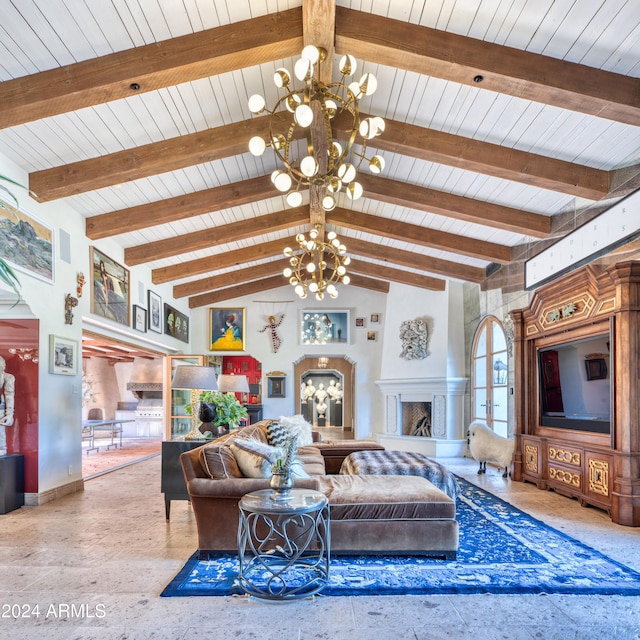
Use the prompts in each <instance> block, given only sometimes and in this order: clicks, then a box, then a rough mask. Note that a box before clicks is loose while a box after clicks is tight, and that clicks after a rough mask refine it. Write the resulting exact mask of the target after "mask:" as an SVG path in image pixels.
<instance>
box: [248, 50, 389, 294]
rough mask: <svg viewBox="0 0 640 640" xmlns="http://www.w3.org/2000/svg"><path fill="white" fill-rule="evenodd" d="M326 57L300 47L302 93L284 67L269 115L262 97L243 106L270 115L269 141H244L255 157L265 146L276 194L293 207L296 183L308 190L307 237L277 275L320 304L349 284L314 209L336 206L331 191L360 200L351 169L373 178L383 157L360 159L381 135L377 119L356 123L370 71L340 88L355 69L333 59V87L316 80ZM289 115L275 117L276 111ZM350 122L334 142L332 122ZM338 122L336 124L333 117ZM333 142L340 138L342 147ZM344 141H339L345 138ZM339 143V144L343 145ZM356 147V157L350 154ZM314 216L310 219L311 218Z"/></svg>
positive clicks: (371, 86)
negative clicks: (273, 164) (273, 160)
mask: <svg viewBox="0 0 640 640" xmlns="http://www.w3.org/2000/svg"><path fill="white" fill-rule="evenodd" d="M326 58H327V52H326V50H325V49H322V48H319V47H314V46H313V45H309V46H306V47H305V48H304V49H303V50H302V54H301V57H300V59H299V60H298V61H297V62H296V63H295V66H294V74H295V77H296V78H297V79H298V80H299V81H300V82H301V83H302V84H303V86H302V88H299V89H295V88H293V87H291V86H290V84H291V80H292V76H291V73H290V72H289V71H288V70H287V69H284V68H280V69H277V70H276V72H275V74H274V77H273V81H274V83H275V85H276V87H278V88H279V89H284V90H285V91H286V93H285V95H284V96H283V97H281V98H280V99H279V100H278V101H277V102H276V104H275V106H274V108H273V110H271V111H270V110H268V109H267V108H266V103H265V99H264V98H263V97H262V96H259V95H253V96H251V97H250V98H249V109H250V110H251V112H252V113H254V114H259V113H262V112H264V111H267V113H270V114H271V119H270V120H269V140H268V142H265V140H263V139H262V138H261V137H260V136H254V137H253V138H251V140H250V141H249V150H250V151H251V153H252V154H253V155H255V156H261V155H262V154H263V153H264V151H265V149H266V148H267V146H271V147H272V148H273V150H274V152H275V153H276V156H277V157H278V159H279V160H280V162H281V164H282V167H281V168H279V169H276V170H275V171H274V172H273V173H272V174H271V181H272V182H273V184H274V186H275V187H276V189H277V190H278V191H280V192H281V193H283V194H287V195H286V201H287V204H288V205H289V206H291V207H298V206H300V205H301V204H302V194H301V193H300V189H301V187H302V186H306V187H309V188H310V190H312V197H311V221H312V223H315V224H314V225H313V228H312V229H311V231H310V233H309V236H310V237H309V239H307V238H306V237H305V235H304V234H302V233H299V234H298V235H297V236H296V241H297V242H298V244H299V249H300V250H302V254H301V255H294V250H293V249H291V247H287V248H286V249H285V250H284V254H285V256H286V257H287V258H289V265H290V266H289V267H287V268H286V269H285V270H284V271H283V275H284V276H285V277H286V278H288V279H289V282H290V284H292V285H293V287H294V289H295V292H296V293H297V294H298V295H299V296H300V298H306V297H307V293H308V292H311V293H314V294H315V297H316V299H317V300H322V299H323V298H324V296H325V291H326V293H327V294H328V295H329V296H330V297H331V298H337V297H338V290H337V288H336V284H337V283H342V284H348V283H349V276H348V275H346V273H347V270H346V266H347V265H348V264H349V262H350V258H349V257H348V256H346V255H345V254H346V251H347V249H346V247H345V246H344V244H342V243H341V242H340V240H338V238H337V237H336V234H335V232H333V231H331V232H330V233H329V234H328V235H327V241H326V242H325V238H324V213H323V215H322V218H321V219H322V221H323V223H322V224H318V223H317V219H318V218H317V216H316V215H315V214H317V213H318V212H323V211H324V212H326V211H332V210H333V209H335V207H336V197H337V194H338V193H339V192H340V191H341V190H342V188H343V187H344V192H345V193H346V194H347V197H348V198H349V199H350V200H357V199H358V198H360V197H361V196H362V193H363V189H362V185H361V184H360V183H359V182H358V181H357V180H356V178H357V173H358V169H359V168H360V165H361V164H362V162H363V161H364V160H366V161H367V162H368V166H369V170H370V171H371V172H372V173H380V172H381V171H382V170H383V168H384V158H382V156H379V155H374V156H372V157H371V158H370V159H369V158H367V157H366V153H367V143H368V142H369V141H370V140H372V139H373V138H375V137H376V136H378V135H380V134H381V133H382V132H383V131H384V127H385V124H384V120H383V119H382V118H380V117H377V116H375V117H367V118H361V115H360V109H359V101H360V99H361V98H362V97H363V96H370V95H371V94H373V93H374V91H375V90H376V87H377V81H376V79H375V77H374V75H373V74H372V73H365V74H364V75H362V77H361V78H360V80H359V81H354V82H351V83H350V84H347V82H348V81H347V80H346V79H347V78H349V77H350V76H352V75H353V74H354V73H355V71H356V67H357V64H356V61H355V59H354V58H353V56H350V55H345V56H343V57H342V59H341V60H340V65H339V69H340V73H341V74H342V75H341V78H340V80H339V81H338V82H331V83H328V84H325V83H324V82H321V81H320V79H319V77H320V73H319V68H320V64H321V63H322V62H324V61H325V60H326ZM287 112H288V114H289V118H288V119H287V118H285V119H284V120H283V119H282V117H281V116H282V113H285V114H286V113H287ZM343 114H344V115H346V116H347V119H350V122H351V124H350V126H348V127H347V128H346V129H344V128H342V124H341V125H340V126H339V127H338V126H336V133H337V135H336V137H334V131H333V128H332V121H334V122H336V121H337V120H338V119H339V118H340V116H341V115H343ZM340 120H342V119H341V118H340ZM337 137H342V138H343V142H342V144H341V143H340V142H338V140H337ZM300 138H303V139H305V140H306V143H307V144H306V155H305V156H304V157H303V158H302V159H298V158H295V157H294V155H295V149H294V148H293V144H292V143H294V142H295V141H296V140H298V139H300ZM345 140H346V141H345ZM343 145H344V146H343ZM354 145H357V148H358V149H359V152H358V151H356V149H354ZM314 218H315V219H314Z"/></svg>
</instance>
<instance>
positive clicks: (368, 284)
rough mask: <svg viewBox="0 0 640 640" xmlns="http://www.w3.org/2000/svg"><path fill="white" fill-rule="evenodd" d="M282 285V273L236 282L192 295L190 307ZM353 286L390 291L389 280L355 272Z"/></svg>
mask: <svg viewBox="0 0 640 640" xmlns="http://www.w3.org/2000/svg"><path fill="white" fill-rule="evenodd" d="M282 286H289V285H288V284H287V281H286V280H285V279H284V278H283V277H282V276H281V275H278V276H274V277H270V278H263V279H261V280H256V281H254V282H247V283H245V284H241V285H237V284H234V285H233V286H227V287H225V288H223V289H218V290H217V291H209V292H207V293H203V294H201V295H197V296H192V297H190V298H189V308H190V309H195V308H197V307H204V306H206V305H208V304H216V303H219V302H224V301H226V300H231V299H232V298H237V297H239V296H241V295H251V294H253V293H260V292H262V291H267V290H269V289H277V288H278V287H282ZM351 287H359V288H361V289H368V290H370V291H377V292H379V293H389V283H388V282H385V281H383V280H378V279H376V278H368V277H366V276H362V275H358V274H353V276H352V277H351V284H350V285H349V288H351ZM339 291H341V292H345V289H344V286H342V287H341V288H340V289H339ZM240 292H241V293H240ZM345 295H346V294H345Z"/></svg>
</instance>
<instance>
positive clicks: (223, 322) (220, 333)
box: [209, 308, 247, 351]
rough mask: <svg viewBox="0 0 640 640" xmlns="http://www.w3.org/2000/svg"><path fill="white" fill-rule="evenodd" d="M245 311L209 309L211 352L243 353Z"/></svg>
mask: <svg viewBox="0 0 640 640" xmlns="http://www.w3.org/2000/svg"><path fill="white" fill-rule="evenodd" d="M246 315H247V314H246V309H214V308H211V309H209V343H210V347H209V348H210V349H211V351H244V350H245V334H246V330H245V327H246Z"/></svg>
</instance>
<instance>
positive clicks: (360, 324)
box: [356, 318, 364, 327]
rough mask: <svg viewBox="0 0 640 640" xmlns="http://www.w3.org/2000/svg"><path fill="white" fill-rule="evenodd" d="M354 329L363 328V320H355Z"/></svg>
mask: <svg viewBox="0 0 640 640" xmlns="http://www.w3.org/2000/svg"><path fill="white" fill-rule="evenodd" d="M356 327H364V318H356Z"/></svg>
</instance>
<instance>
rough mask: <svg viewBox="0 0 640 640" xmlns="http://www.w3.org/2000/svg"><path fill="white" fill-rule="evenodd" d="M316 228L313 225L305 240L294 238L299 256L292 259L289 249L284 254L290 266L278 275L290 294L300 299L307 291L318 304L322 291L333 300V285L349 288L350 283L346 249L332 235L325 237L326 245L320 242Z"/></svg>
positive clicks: (334, 293)
mask: <svg viewBox="0 0 640 640" xmlns="http://www.w3.org/2000/svg"><path fill="white" fill-rule="evenodd" d="M319 227H320V225H316V226H315V227H314V228H313V229H311V231H310V232H309V240H307V238H306V237H305V235H304V233H299V234H298V235H297V236H296V241H297V242H298V244H299V245H300V249H302V254H300V255H293V249H292V248H291V247H286V248H285V250H284V255H285V256H286V257H287V258H289V264H290V265H291V266H290V267H287V268H286V269H285V270H284V271H283V272H282V275H283V276H284V277H285V278H289V283H290V284H292V285H293V287H294V291H295V292H296V293H297V294H298V295H299V296H300V297H301V298H303V299H304V298H306V297H307V291H310V292H311V293H315V295H316V300H322V299H324V291H325V290H326V292H327V293H328V294H329V297H330V298H337V297H338V289H337V288H336V283H338V282H342V284H349V281H350V279H349V276H348V275H347V269H346V267H347V265H348V264H349V263H350V262H351V258H349V256H347V255H345V254H346V253H347V248H346V247H345V246H344V245H343V244H342V243H341V242H340V240H338V238H337V236H336V234H335V232H334V231H330V232H329V233H328V234H327V240H328V241H329V242H324V241H322V240H320V239H319V238H318V236H319V232H320V230H319Z"/></svg>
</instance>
